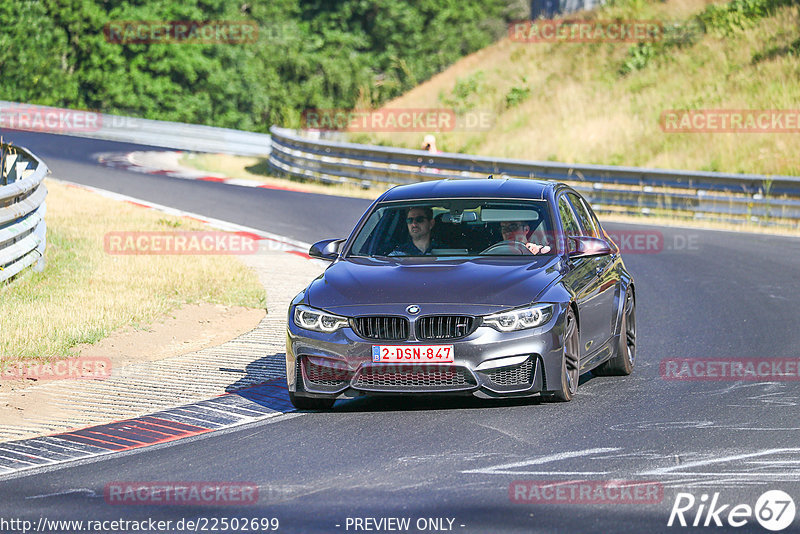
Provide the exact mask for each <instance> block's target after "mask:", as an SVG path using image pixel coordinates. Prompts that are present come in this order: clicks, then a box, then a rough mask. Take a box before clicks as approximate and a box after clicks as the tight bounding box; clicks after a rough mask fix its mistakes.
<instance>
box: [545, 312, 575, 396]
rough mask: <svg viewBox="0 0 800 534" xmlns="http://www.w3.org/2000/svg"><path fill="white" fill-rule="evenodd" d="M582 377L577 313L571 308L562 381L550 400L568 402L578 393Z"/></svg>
mask: <svg viewBox="0 0 800 534" xmlns="http://www.w3.org/2000/svg"><path fill="white" fill-rule="evenodd" d="M580 377H581V370H580V332H579V331H578V321H577V320H576V319H575V312H573V311H572V308H570V309H569V310H568V311H567V318H566V322H565V326H564V355H563V357H562V359H561V380H560V383H559V387H558V389H557V390H555V391H554V392H553V393H552V394H551V395H549V399H551V400H554V401H559V402H568V401H571V400H572V397H574V396H575V394H576V393H577V392H578V381H579V380H580Z"/></svg>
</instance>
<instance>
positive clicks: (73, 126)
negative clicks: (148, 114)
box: [0, 100, 270, 156]
mask: <svg viewBox="0 0 800 534" xmlns="http://www.w3.org/2000/svg"><path fill="white" fill-rule="evenodd" d="M0 126H1V127H4V128H12V129H20V130H28V131H40V132H45V133H56V134H67V135H74V136H78V137H88V138H91V139H105V140H108V141H120V142H125V143H136V144H140V145H152V146H158V147H164V148H173V149H177V150H192V151H198V152H221V153H227V154H236V155H240V156H266V155H267V154H269V151H270V136H269V135H267V134H260V133H254V132H244V131H241V130H232V129H229V128H217V127H215V126H202V125H197V124H184V123H181V122H169V121H157V120H150V119H138V118H135V117H125V116H122V115H108V114H106V113H96V112H92V111H81V110H71V109H63V108H55V107H50V106H38V105H34V104H19V103H16V102H6V101H4V100H0Z"/></svg>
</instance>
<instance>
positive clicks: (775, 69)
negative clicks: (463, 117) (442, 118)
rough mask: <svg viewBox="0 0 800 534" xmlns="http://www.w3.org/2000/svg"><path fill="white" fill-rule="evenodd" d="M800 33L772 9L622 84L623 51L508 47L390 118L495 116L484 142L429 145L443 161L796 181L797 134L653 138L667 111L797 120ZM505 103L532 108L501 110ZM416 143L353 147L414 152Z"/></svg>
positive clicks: (663, 5) (604, 13) (592, 46)
mask: <svg viewBox="0 0 800 534" xmlns="http://www.w3.org/2000/svg"><path fill="white" fill-rule="evenodd" d="M709 3H711V2H708V1H706V0H668V1H666V2H655V1H637V0H628V1H620V2H616V3H615V5H613V6H609V7H606V8H602V9H600V10H599V11H598V12H596V13H589V14H586V15H585V16H586V18H597V19H600V20H611V19H615V18H620V19H623V20H625V19H627V20H630V19H637V20H651V19H656V20H662V21H664V22H665V23H671V22H682V23H684V24H686V23H688V21H689V20H690V18H691V17H692V16H693V15H695V14H697V13H700V12H701V11H702V10H703V9H704V8H705V7H706V5H707V4H709ZM799 23H800V7H798V6H797V5H794V6H787V7H783V8H779V9H778V10H777V11H776V12H775V13H774V14H773V15H772V16H769V17H765V18H763V19H760V20H757V21H755V23H754V24H753V26H752V27H749V28H747V29H744V30H740V31H736V32H735V33H733V34H732V35H730V36H722V35H719V34H717V33H715V32H713V31H712V32H710V33H707V34H698V37H697V39H696V41H695V42H694V43H689V44H685V45H683V46H671V47H667V48H666V49H665V50H666V51H665V52H664V53H657V55H656V56H654V57H653V58H652V59H650V60H649V61H648V62H646V65H644V66H643V67H642V68H639V69H634V70H632V71H630V72H627V73H626V74H623V73H622V67H623V65H624V64H625V62H626V61H628V60H629V59H630V58H631V53H632V52H631V50H632V48H635V47H632V46H631V45H630V44H626V43H622V44H613V43H589V44H581V43H553V44H548V43H518V42H511V41H510V40H509V39H504V40H502V41H500V42H498V43H496V44H494V45H493V46H490V47H488V48H486V49H484V50H481V51H480V52H478V53H476V54H473V55H472V56H469V57H467V58H464V59H462V60H461V61H459V62H458V63H456V64H455V65H454V66H453V67H451V68H450V69H448V70H446V71H444V72H443V73H441V74H439V75H437V76H436V77H434V78H433V79H431V80H429V81H428V82H426V83H423V84H421V85H420V86H418V87H416V88H415V89H413V90H412V91H410V92H409V93H407V94H406V95H403V96H402V97H400V98H398V99H396V100H394V101H392V102H390V103H389V104H387V106H386V107H391V108H402V107H409V108H421V107H422V108H425V107H429V108H437V107H442V106H443V105H446V104H447V103H450V102H456V103H457V104H458V105H461V106H463V107H464V108H469V109H472V110H488V111H490V112H492V113H494V114H495V119H496V120H495V123H494V125H493V127H492V128H491V129H490V130H488V131H483V132H444V133H440V134H437V137H438V143H437V144H438V147H439V149H440V150H444V151H448V152H463V153H474V154H485V155H492V156H500V157H513V158H521V159H529V160H544V161H547V160H550V161H562V162H572V163H586V164H607V165H633V166H643V167H654V168H675V169H687V170H707V171H721V172H735V173H761V174H777V175H800V156H798V154H800V135H798V134H796V133H794V134H791V133H738V134H737V133H713V134H712V133H668V132H664V131H663V130H662V129H661V126H660V117H661V113H662V112H663V111H665V110H673V109H678V110H682V109H754V110H762V109H765V110H768V109H785V110H794V109H797V108H798V106H797V102H799V101H800V84H798V83H797V79H798V78H800V54H797V53H794V52H793V46H795V45H796V43H797V26H798V24H799ZM465 88H466V89H465ZM459 89H461V91H459ZM512 94H515V95H520V94H521V95H528V96H523V98H521V99H517V100H514V99H509V95H512ZM510 102H511V104H510ZM423 135H424V134H423V133H391V134H372V135H364V134H357V135H354V137H353V138H354V139H356V140H358V142H372V143H379V144H394V145H397V146H404V147H408V148H419V146H420V143H421V141H422V137H423Z"/></svg>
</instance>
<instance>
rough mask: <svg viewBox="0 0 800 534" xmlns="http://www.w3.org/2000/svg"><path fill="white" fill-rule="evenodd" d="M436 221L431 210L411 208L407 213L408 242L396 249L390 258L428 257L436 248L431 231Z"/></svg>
mask: <svg viewBox="0 0 800 534" xmlns="http://www.w3.org/2000/svg"><path fill="white" fill-rule="evenodd" d="M435 224H436V221H435V220H433V209H431V208H409V210H408V212H407V213H406V225H407V226H408V241H406V242H405V243H403V244H401V245H399V246H398V247H397V248H395V249H394V250H393V251H392V252H391V253H390V254H389V256H427V255H430V254H431V249H433V248H435V247H434V246H433V245H434V243H433V241H432V240H431V230H433V227H434V225H435Z"/></svg>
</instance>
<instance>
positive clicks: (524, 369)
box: [485, 359, 533, 386]
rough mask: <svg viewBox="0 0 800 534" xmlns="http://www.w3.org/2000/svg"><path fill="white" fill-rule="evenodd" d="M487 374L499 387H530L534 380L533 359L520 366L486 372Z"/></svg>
mask: <svg viewBox="0 0 800 534" xmlns="http://www.w3.org/2000/svg"><path fill="white" fill-rule="evenodd" d="M485 373H486V375H487V376H488V377H489V380H491V381H492V382H494V383H495V384H497V385H498V386H518V385H530V384H531V381H532V380H533V359H527V360H525V361H524V362H522V363H521V364H519V365H514V366H511V367H501V368H500V369H493V370H491V371H485Z"/></svg>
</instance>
